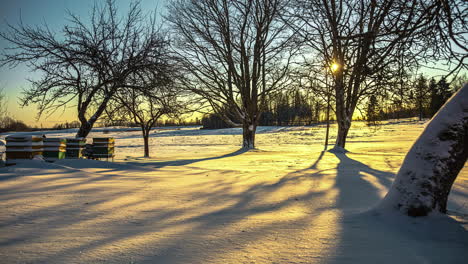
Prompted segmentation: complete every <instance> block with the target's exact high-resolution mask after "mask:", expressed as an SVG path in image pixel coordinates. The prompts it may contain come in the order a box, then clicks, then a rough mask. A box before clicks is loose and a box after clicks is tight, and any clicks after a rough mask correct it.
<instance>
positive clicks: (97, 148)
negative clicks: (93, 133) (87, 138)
mask: <svg viewBox="0 0 468 264" xmlns="http://www.w3.org/2000/svg"><path fill="white" fill-rule="evenodd" d="M114 149H115V141H114V138H93V157H95V158H106V159H108V158H114V155H115V153H114Z"/></svg>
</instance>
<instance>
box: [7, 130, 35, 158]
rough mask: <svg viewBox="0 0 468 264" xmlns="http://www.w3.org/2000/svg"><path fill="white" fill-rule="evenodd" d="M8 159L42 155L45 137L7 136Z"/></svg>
mask: <svg viewBox="0 0 468 264" xmlns="http://www.w3.org/2000/svg"><path fill="white" fill-rule="evenodd" d="M5 140H6V159H7V160H10V161H11V160H15V159H33V158H34V157H35V156H42V153H43V138H42V137H39V136H31V135H27V136H16V135H12V136H7V137H6V138H5Z"/></svg>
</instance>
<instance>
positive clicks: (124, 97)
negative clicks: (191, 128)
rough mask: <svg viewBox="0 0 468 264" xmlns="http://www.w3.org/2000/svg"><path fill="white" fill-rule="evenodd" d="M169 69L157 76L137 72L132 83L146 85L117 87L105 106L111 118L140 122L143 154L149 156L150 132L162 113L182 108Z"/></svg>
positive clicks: (183, 107)
mask: <svg viewBox="0 0 468 264" xmlns="http://www.w3.org/2000/svg"><path fill="white" fill-rule="evenodd" d="M168 73H169V72H166V73H162V74H164V75H165V76H164V77H162V78H161V76H160V78H158V79H157V80H155V79H153V78H147V77H144V76H141V75H140V76H139V77H138V78H137V79H135V80H133V84H134V85H138V86H141V87H144V88H145V89H129V88H125V89H122V90H120V91H119V92H118V93H117V94H116V96H115V97H114V99H113V100H112V102H111V103H110V107H109V108H108V109H107V110H106V114H107V115H108V118H110V119H115V120H131V121H132V122H133V123H134V124H137V125H138V126H140V128H141V132H142V135H143V143H144V157H149V156H150V149H149V135H150V132H151V129H152V128H154V127H155V125H156V124H157V123H158V121H160V119H161V117H162V116H163V115H166V116H171V115H172V116H173V115H177V114H178V113H180V112H181V111H182V110H183V109H185V104H184V102H183V101H182V100H179V99H178V96H179V95H180V93H179V90H177V89H174V87H172V84H173V82H172V80H171V79H170V78H169V74H168ZM185 102H187V101H185Z"/></svg>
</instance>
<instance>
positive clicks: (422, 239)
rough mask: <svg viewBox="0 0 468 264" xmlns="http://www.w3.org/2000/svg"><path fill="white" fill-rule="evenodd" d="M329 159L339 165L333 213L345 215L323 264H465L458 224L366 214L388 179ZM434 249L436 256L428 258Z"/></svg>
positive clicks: (466, 237) (466, 241)
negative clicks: (340, 211) (332, 250)
mask: <svg viewBox="0 0 468 264" xmlns="http://www.w3.org/2000/svg"><path fill="white" fill-rule="evenodd" d="M335 155H336V157H337V158H338V159H339V160H340V162H339V164H338V166H337V179H336V186H337V187H338V188H339V197H338V201H337V207H338V208H344V209H346V208H347V209H349V211H348V212H346V210H345V211H344V214H343V217H342V219H341V221H340V229H341V231H340V237H339V243H338V244H337V247H336V252H335V254H333V255H334V256H333V257H332V258H331V259H330V261H329V262H328V263H333V264H341V263H462V262H464V261H465V260H466V258H467V257H468V251H466V246H467V245H468V232H467V231H466V230H465V228H464V227H463V226H462V223H460V222H457V221H455V220H453V219H451V218H450V217H448V216H441V217H439V218H429V219H428V218H425V219H424V218H423V219H414V218H410V217H407V216H402V215H399V214H398V213H396V212H394V213H392V212H389V214H388V215H386V214H385V215H382V214H381V213H378V212H377V211H374V210H372V207H373V206H374V205H375V204H376V203H378V202H379V201H380V199H381V195H382V192H381V190H380V191H379V185H381V187H380V188H382V187H385V189H388V188H389V187H390V186H391V183H392V178H394V175H393V173H389V172H384V171H380V170H377V169H374V168H371V167H369V166H368V165H366V164H363V163H361V162H359V161H357V160H354V159H351V158H350V157H349V156H348V155H346V154H343V153H336V154H335ZM369 177H372V178H369ZM357 186H359V188H358V189H357V190H356V188H355V187H357ZM369 209H370V210H369ZM442 244H443V245H444V246H443V247H441V246H440V245H442ZM435 248H437V252H436V253H431V252H433V250H434V249H435ZM447 256H448V257H447ZM444 258H445V259H444Z"/></svg>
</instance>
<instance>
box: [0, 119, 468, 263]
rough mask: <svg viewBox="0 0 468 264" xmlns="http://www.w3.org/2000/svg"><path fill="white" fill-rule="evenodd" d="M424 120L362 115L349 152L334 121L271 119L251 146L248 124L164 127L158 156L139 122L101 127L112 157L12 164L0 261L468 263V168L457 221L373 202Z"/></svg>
mask: <svg viewBox="0 0 468 264" xmlns="http://www.w3.org/2000/svg"><path fill="white" fill-rule="evenodd" d="M423 128H424V123H423V122H418V121H412V120H405V121H401V122H396V121H395V122H385V123H383V124H382V125H381V126H379V127H378V128H369V127H367V126H366V125H365V124H364V123H361V122H355V123H354V124H353V127H352V128H351V131H350V135H349V139H348V143H347V144H348V145H347V149H348V150H349V151H350V152H349V153H347V154H346V155H344V154H333V153H329V152H322V150H323V145H322V144H323V141H324V140H323V138H324V127H323V126H312V127H260V128H259V131H258V134H257V142H256V145H257V150H254V151H249V152H243V151H241V150H239V148H240V145H241V134H242V133H241V130H240V129H221V130H199V129H198V128H182V129H156V130H155V131H154V133H153V134H152V136H151V139H150V144H151V155H152V158H150V159H144V158H142V155H143V142H142V139H141V132H140V131H139V130H133V131H132V130H128V129H117V128H111V129H110V133H109V134H103V133H102V131H103V130H102V129H96V130H95V132H93V133H92V134H91V135H90V137H93V136H95V137H98V136H109V137H115V138H116V145H117V149H116V152H117V156H116V159H115V162H114V163H108V162H103V161H92V160H61V161H58V162H55V163H45V162H40V161H28V162H24V163H22V164H18V165H16V166H9V167H5V168H0V234H1V235H0V262H2V263H223V264H227V263H233V264H234V263H379V264H382V263H399V264H401V263H463V262H465V261H466V259H467V258H468V166H467V165H465V167H464V169H463V170H462V172H461V174H460V175H459V177H458V178H457V181H456V183H455V185H454V187H453V189H452V192H451V195H450V201H449V210H450V211H449V216H444V215H432V216H430V217H427V218H424V219H421V218H408V217H402V216H398V215H393V214H391V213H389V214H388V215H387V214H377V213H375V212H373V211H372V210H370V209H371V208H372V207H373V206H374V205H375V204H376V203H378V202H379V200H380V199H381V198H382V197H383V196H384V195H385V194H386V192H387V190H388V188H389V187H390V185H391V184H392V181H393V178H394V175H395V173H396V172H397V170H398V168H399V166H400V165H401V163H402V161H403V158H404V156H405V154H406V151H407V150H408V149H409V148H410V146H411V144H412V142H413V141H414V140H415V139H416V137H417V136H418V135H419V134H420V132H421V131H422V129H423ZM335 129H336V128H335V127H332V131H331V135H335ZM46 133H47V136H48V137H57V136H60V137H62V136H73V131H72V130H69V131H48V132H46ZM4 136H5V135H2V136H0V137H4ZM333 141H334V140H333V139H332V140H331V142H333Z"/></svg>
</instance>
